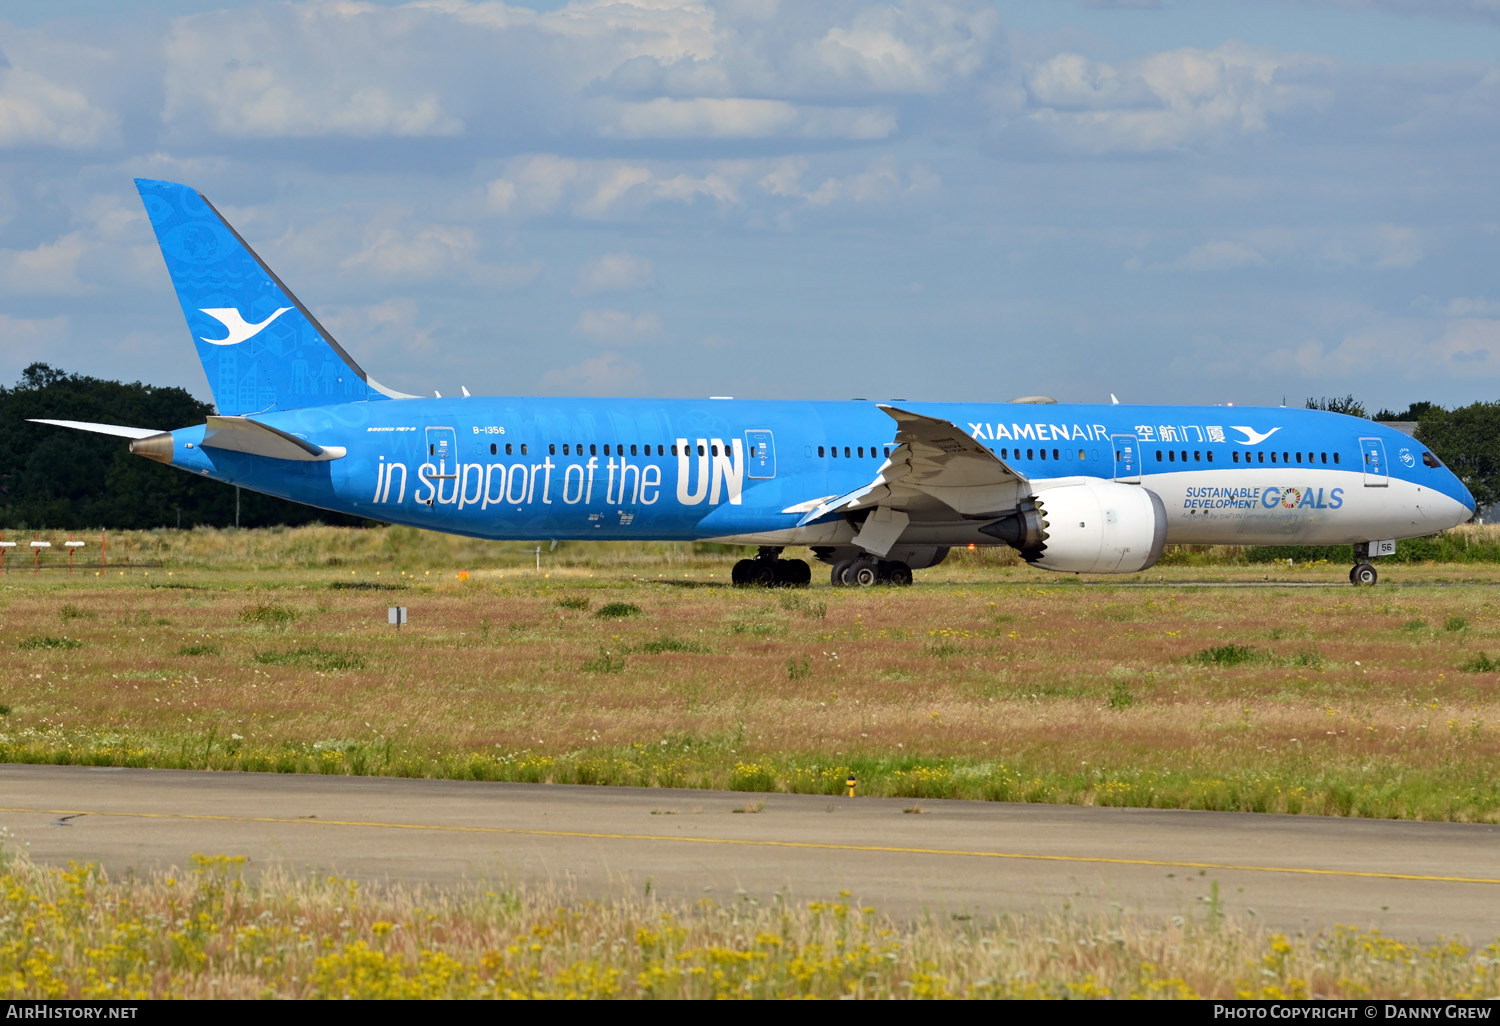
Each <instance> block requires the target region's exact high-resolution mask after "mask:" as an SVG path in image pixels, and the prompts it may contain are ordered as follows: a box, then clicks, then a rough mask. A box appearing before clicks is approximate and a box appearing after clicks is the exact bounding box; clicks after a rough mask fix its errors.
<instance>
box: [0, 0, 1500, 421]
mask: <svg viewBox="0 0 1500 1026" xmlns="http://www.w3.org/2000/svg"><path fill="white" fill-rule="evenodd" d="M1497 167H1500V0H911V2H903V0H883V2H869V0H819V2H817V3H808V2H805V0H574V2H570V3H560V2H551V0H537V2H532V3H522V2H515V3H509V4H507V3H500V2H470V0H417V2H409V3H394V2H379V3H358V2H352V0H295V2H266V0H252V2H234V0H0V382H12V381H15V380H16V379H17V378H18V377H19V375H20V373H21V370H22V369H23V368H24V367H26V366H27V365H28V364H31V363H33V362H36V361H45V362H47V363H50V364H52V365H53V366H55V367H59V368H61V369H63V370H65V371H69V372H76V373H81V374H88V375H93V376H96V377H104V378H118V379H124V380H140V381H144V382H147V383H149V384H154V385H177V386H181V387H184V388H187V389H188V390H189V391H191V392H193V393H194V394H195V395H197V396H199V397H200V398H203V399H209V398H210V396H209V392H208V387H207V382H206V381H205V379H204V377H203V373H202V370H201V369H200V367H199V366H198V364H197V361H196V360H194V359H192V354H193V350H192V348H191V343H190V337H189V335H188V332H187V327H186V324H185V323H184V321H183V319H182V315H181V311H180V309H179V307H178V305H177V301H176V298H175V296H174V294H173V292H172V287H171V283H170V280H169V279H168V277H167V274H166V270H165V267H164V265H163V264H162V261H161V257H160V255H159V253H158V251H157V248H156V244H155V239H154V236H153V235H152V233H151V228H150V224H149V222H148V221H147V220H146V218H145V215H144V212H143V210H142V208H141V205H140V201H139V198H138V196H137V194H136V192H135V189H134V185H133V183H132V179H133V178H136V177H143V178H165V179H170V180H173V181H179V182H184V183H186V184H189V185H192V186H193V187H195V188H197V189H198V190H199V191H201V192H202V193H203V194H204V195H205V196H207V197H208V198H209V200H210V201H212V202H213V203H214V205H215V206H216V207H217V208H218V209H219V210H220V211H221V212H223V213H224V214H225V216H226V217H227V218H228V219H229V220H230V222H231V223H232V224H233V225H234V226H235V227H236V228H237V229H238V230H239V232H240V234H241V235H242V236H243V237H244V238H245V239H246V240H247V241H249V242H250V244H251V245H252V246H254V247H255V248H256V250H257V252H259V254H260V255H261V257H262V258H263V259H264V260H265V261H266V262H267V263H268V264H270V266H271V267H273V268H274V269H275V270H276V272H277V274H278V275H279V276H280V277H281V279H282V280H283V281H284V282H286V284H287V285H288V287H289V288H291V289H292V291H294V292H295V293H296V294H297V296H298V298H299V299H301V301H302V302H303V303H304V304H305V305H307V306H308V307H309V308H310V309H311V310H312V311H313V312H314V313H315V314H316V315H317V316H318V318H319V319H320V320H321V321H322V322H323V324H324V325H326V326H327V327H328V328H329V330H330V331H331V332H332V333H333V334H334V335H335V336H336V337H337V339H338V340H339V342H340V344H342V345H343V347H344V348H345V349H346V350H348V351H349V352H350V353H351V354H352V355H353V356H354V358H355V359H356V360H358V361H359V362H360V363H361V365H362V366H363V367H364V369H365V370H366V371H368V372H369V373H370V374H371V375H372V376H373V377H375V378H377V379H378V380H380V381H381V382H382V383H383V384H386V385H388V386H391V387H393V388H397V389H401V390H404V391H408V392H413V393H419V394H432V393H433V392H434V391H441V392H442V393H443V394H445V395H448V394H456V393H457V392H458V391H459V389H460V387H466V388H468V390H469V391H471V392H473V393H475V394H504V395H575V394H576V395H632V396H650V395H658V396H684V397H691V396H708V395H716V396H718V395H731V396H738V397H742V398H752V397H753V398H787V399H809V398H822V399H847V398H855V397H860V398H870V399H890V398H901V399H911V400H932V401H949V400H961V401H1004V400H1006V399H1010V398H1012V397H1014V396H1019V395H1031V394H1046V395H1052V396H1055V397H1056V398H1058V399H1059V400H1061V401H1064V402H1108V401H1109V398H1110V395H1111V394H1114V395H1117V396H1118V397H1119V398H1120V400H1121V401H1123V402H1161V403H1209V404H1211V403H1235V404H1238V405H1273V406H1274V405H1279V404H1281V403H1282V402H1283V401H1285V402H1286V403H1288V404H1290V405H1299V406H1300V405H1302V403H1303V401H1304V400H1305V399H1307V398H1308V397H1310V396H1343V395H1345V394H1353V395H1354V396H1356V397H1357V398H1359V399H1360V400H1362V401H1363V402H1364V403H1365V404H1366V406H1367V407H1368V408H1369V409H1370V410H1371V411H1372V412H1373V411H1374V410H1376V409H1378V408H1380V407H1387V408H1390V409H1393V410H1400V409H1404V408H1405V407H1406V406H1407V405H1408V404H1409V403H1411V402H1413V401H1415V400H1430V401H1435V402H1439V403H1442V404H1444V405H1448V406H1453V405H1459V404H1467V403H1471V402H1475V401H1492V400H1495V399H1497V398H1500V396H1497V392H1500V275H1497V272H1500V184H1497V183H1500V174H1497V172H1496V170H1495V169H1496V168H1497ZM148 426H153V427H175V426H178V425H148Z"/></svg>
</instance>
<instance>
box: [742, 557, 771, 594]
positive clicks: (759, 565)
mask: <svg viewBox="0 0 1500 1026" xmlns="http://www.w3.org/2000/svg"><path fill="white" fill-rule="evenodd" d="M745 583H746V584H748V585H750V586H751V587H752V588H771V587H775V585H776V564H775V563H774V562H773V561H771V560H769V559H752V560H750V571H749V575H748V577H747V578H746V580H745Z"/></svg>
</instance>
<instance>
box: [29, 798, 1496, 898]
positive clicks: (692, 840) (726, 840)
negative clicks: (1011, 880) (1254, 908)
mask: <svg viewBox="0 0 1500 1026" xmlns="http://www.w3.org/2000/svg"><path fill="white" fill-rule="evenodd" d="M0 812H29V813H34V814H36V815H40V816H109V817H115V818H122V819H176V820H196V821H208V822H218V823H282V824H286V825H289V826H336V827H364V828H366V829H374V830H429V831H433V832H434V833H455V834H508V835H513V836H522V837H525V836H530V837H573V838H577V839H579V840H595V841H660V842H667V843H672V844H722V845H729V846H735V847H746V848H802V849H810V850H813V851H849V852H873V853H876V854H887V855H946V856H959V857H963V858H977V859H1013V860H1017V861H1029V862H1077V863H1090V864H1096V865H1110V866H1159V867H1162V868H1166V869H1217V870H1220V871H1222V872H1237V873H1294V874H1300V875H1303V876H1341V877H1355V878H1366V879H1375V880H1420V881H1425V882H1428V883H1468V884H1500V878H1492V877H1483V876H1433V875H1427V874H1423V873H1380V872H1372V871H1366V870H1357V869H1309V868H1301V867H1297V866H1250V865H1237V864H1234V863H1229V862H1188V861H1178V860H1176V859H1119V858H1110V857H1109V856H1106V855H1047V854H1036V853H1029V852H1011V851H975V850H970V849H964V848H905V847H899V846H896V845H883V844H833V843H831V842H823V841H763V840H755V839H753V838H737V837H681V836H678V837H672V836H668V835H664V834H606V833H595V832H590V831H584V830H534V829H527V828H523V827H484V826H443V825H441V824H437V823H381V822H375V821H367V820H352V819H301V818H292V817H286V816H215V815H210V814H208V813H186V812H98V811H94V810H90V809H20V808H0Z"/></svg>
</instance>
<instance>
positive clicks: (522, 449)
mask: <svg viewBox="0 0 1500 1026" xmlns="http://www.w3.org/2000/svg"><path fill="white" fill-rule="evenodd" d="M521 455H522V456H525V455H526V443H525V442H522V443H521Z"/></svg>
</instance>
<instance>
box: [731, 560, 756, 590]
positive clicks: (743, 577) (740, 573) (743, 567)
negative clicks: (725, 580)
mask: <svg viewBox="0 0 1500 1026" xmlns="http://www.w3.org/2000/svg"><path fill="white" fill-rule="evenodd" d="M754 566H755V560H753V559H742V560H740V561H739V562H738V563H736V564H734V569H733V570H730V571H729V580H730V582H731V583H732V584H734V586H735V587H737V588H743V587H744V586H745V585H747V584H749V583H750V570H751V568H752V567H754Z"/></svg>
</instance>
